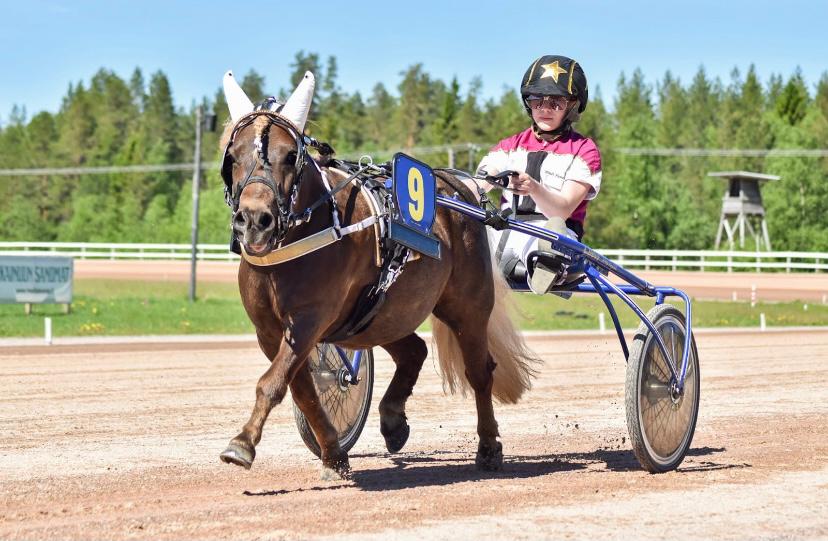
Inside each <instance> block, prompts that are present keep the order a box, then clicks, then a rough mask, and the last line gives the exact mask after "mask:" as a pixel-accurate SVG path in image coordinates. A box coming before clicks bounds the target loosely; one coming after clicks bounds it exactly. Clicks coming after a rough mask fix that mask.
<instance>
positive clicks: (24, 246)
mask: <svg viewBox="0 0 828 541" xmlns="http://www.w3.org/2000/svg"><path fill="white" fill-rule="evenodd" d="M597 251H598V252H599V253H601V254H603V255H605V256H607V257H609V258H610V259H612V260H613V261H615V262H616V263H618V264H619V265H621V266H623V267H625V268H628V269H643V270H666V271H680V270H686V271H701V272H704V271H716V272H721V271H727V272H734V271H735V272H738V271H744V272H763V271H770V272H824V271H826V270H828V253H826V252H727V251H714V250H626V249H622V250H617V249H606V250H601V249H599V250H597ZM37 254H44V255H47V254H49V255H52V254H54V255H62V256H66V257H74V258H75V259H110V260H116V259H149V260H189V259H190V257H191V252H190V245H189V244H132V243H120V244H114V243H101V242H0V255H29V256H30V255H37ZM197 257H198V259H199V260H201V261H233V260H237V259H238V257H239V256H237V255H236V254H234V253H232V252H230V251H229V249H228V245H227V244H199V245H197Z"/></svg>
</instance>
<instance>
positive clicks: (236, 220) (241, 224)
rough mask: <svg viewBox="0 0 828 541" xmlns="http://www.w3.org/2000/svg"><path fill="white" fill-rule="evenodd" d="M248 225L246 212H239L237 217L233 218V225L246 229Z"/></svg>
mask: <svg viewBox="0 0 828 541" xmlns="http://www.w3.org/2000/svg"><path fill="white" fill-rule="evenodd" d="M246 223H247V219H246V218H245V216H244V212H242V211H238V212H237V213H236V215H235V216H234V217H233V225H237V226H239V227H244V226H245V224H246Z"/></svg>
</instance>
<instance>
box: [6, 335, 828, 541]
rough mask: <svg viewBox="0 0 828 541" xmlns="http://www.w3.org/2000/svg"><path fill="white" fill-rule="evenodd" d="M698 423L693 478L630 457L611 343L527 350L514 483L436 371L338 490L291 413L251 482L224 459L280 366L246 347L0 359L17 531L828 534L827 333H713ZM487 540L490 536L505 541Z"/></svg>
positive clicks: (512, 434)
mask: <svg viewBox="0 0 828 541" xmlns="http://www.w3.org/2000/svg"><path fill="white" fill-rule="evenodd" d="M697 339H698V345H699V354H700V358H701V375H702V380H701V381H702V388H701V397H702V403H701V409H700V416H699V422H698V428H697V431H696V437H695V439H694V441H693V446H692V450H691V453H690V455H689V456H688V457H687V458H686V459H685V461H684V463H683V464H682V465H681V467H680V468H679V470H678V471H676V472H671V473H668V474H662V475H650V474H647V473H645V472H643V471H641V470H640V469H639V466H638V464H637V462H636V460H635V458H634V456H633V454H632V452H631V450H630V447H629V441H628V436H627V431H626V426H625V414H624V409H623V408H624V406H623V404H624V360H623V358H622V355H621V353H620V351H619V347H618V344H617V342H616V339H615V338H613V337H611V336H600V337H599V336H597V335H595V336H590V337H584V336H558V337H553V338H548V337H547V338H536V337H532V338H530V339H529V343H530V345H531V347H532V348H533V349H534V350H535V351H536V352H538V353H539V354H540V355H541V356H542V357H543V358H544V360H545V362H546V364H545V367H544V369H543V372H542V373H541V374H540V376H539V378H538V380H537V381H536V385H535V388H534V389H533V390H532V391H531V392H530V393H529V394H528V395H527V396H526V398H525V399H524V400H523V401H522V402H521V403H520V404H518V405H515V406H497V407H496V414H497V417H498V420H499V422H500V431H501V435H502V438H501V439H502V441H503V444H504V451H505V453H506V462H505V467H504V470H503V471H502V472H499V473H493V474H486V473H480V472H477V471H476V470H475V468H474V465H473V462H474V453H475V450H476V435H475V419H476V418H475V415H474V402H473V400H472V399H471V398H463V397H459V396H445V395H443V393H442V391H441V384H440V379H439V377H438V376H437V374H436V371H435V368H434V363H433V362H432V360H428V361H426V365H425V367H424V369H423V373H422V375H421V378H420V381H419V383H418V385H417V387H416V388H415V393H414V396H413V397H412V398H411V400H410V401H409V408H408V413H409V422H410V424H411V427H412V431H411V438H410V440H409V442H408V445H407V446H406V447H405V449H403V452H401V453H399V454H397V455H389V454H388V453H387V452H386V450H385V447H384V444H383V440H382V438H381V436H380V434H379V428H378V424H379V420H378V415H377V413H376V404H377V403H378V400H379V397H378V396H376V395H380V394H381V393H382V392H383V391H384V389H385V387H386V386H387V383H388V381H389V380H390V376H391V367H392V363H391V362H390V360H389V359H388V358H387V357H386V356H385V354H384V352H381V350H379V349H377V350H376V354H377V382H376V385H375V399H374V405H373V406H372V412H371V416H370V417H369V419H368V425H367V426H366V429H365V432H364V433H363V435H362V437H361V439H360V441H359V442H358V444H357V446H356V447H355V448H354V449H353V450H352V452H351V466H352V467H353V470H354V479H353V480H352V481H337V482H324V481H321V480H320V478H319V462H318V461H317V460H316V459H315V458H314V457H313V456H312V455H311V454H310V452H309V451H307V450H306V449H305V447H304V445H303V444H302V442H301V440H300V438H299V435H298V434H297V432H296V429H295V426H294V422H293V418H292V412H291V406H290V399H289V398H288V399H287V400H286V403H285V404H283V405H282V406H280V407H279V408H277V409H276V410H274V412H273V414H272V415H271V417H270V419H269V420H268V422H267V425H266V426H265V433H264V438H263V441H262V443H261V444H260V445H259V447H258V456H257V458H256V462H255V463H254V465H253V469H252V470H250V471H245V470H243V469H240V468H238V467H234V466H229V465H226V464H223V463H220V462H219V459H218V454H219V453H220V452H221V451H222V450H223V449H224V447H225V445H226V444H227V442H228V440H229V439H230V438H231V437H232V436H234V435H235V434H236V433H237V432H238V429H239V428H240V427H241V425H242V423H243V422H244V421H245V420H246V419H247V416H248V414H249V412H250V409H251V407H252V403H253V398H254V386H255V382H256V380H257V379H258V377H259V375H260V374H261V373H262V372H263V371H264V369H265V363H264V359H263V357H262V356H261V354H260V353H259V352H258V350H256V349H255V348H254V347H252V344H235V345H234V347H235V350H234V349H232V348H228V347H223V346H220V345H216V344H204V345H202V346H201V347H200V348H199V347H198V345H194V344H186V345H185V346H183V347H180V348H179V347H178V346H177V345H176V344H152V345H150V346H148V347H147V346H142V345H140V344H127V345H124V346H121V347H118V346H113V345H107V346H105V347H104V346H100V347H90V348H82V347H79V346H72V347H55V348H52V349H51V350H47V348H29V349H27V348H15V349H14V350H12V349H10V348H9V349H0V402H2V408H0V433H1V434H2V439H0V538H2V539H47V538H48V539H55V538H59V539H100V538H118V539H126V538H136V539H202V538H222V539H297V538H302V539H306V538H326V537H331V538H333V537H335V538H336V539H355V540H356V539H360V540H363V539H389V538H399V539H417V540H420V539H432V538H438V539H439V538H442V539H447V538H452V539H458V538H460V539H463V538H473V537H483V536H484V535H485V536H486V537H488V538H494V539H509V538H517V539H536V538H554V539H605V538H610V539H613V538H618V539H632V538H644V539H659V540H661V539H675V538H682V537H684V538H702V539H706V538H716V539H742V538H762V539H780V538H785V539H817V538H823V539H824V538H826V537H828V461H827V460H826V458H828V390H827V389H826V386H825V382H826V381H828V362H826V361H828V332H826V331H824V330H823V331H811V332H784V333H782V332H775V333H763V334H759V333H740V334H733V335H725V334H714V333H699V334H698V337H697ZM492 536H494V537H492Z"/></svg>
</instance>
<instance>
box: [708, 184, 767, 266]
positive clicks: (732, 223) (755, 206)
mask: <svg viewBox="0 0 828 541" xmlns="http://www.w3.org/2000/svg"><path fill="white" fill-rule="evenodd" d="M707 176H709V177H718V178H722V179H726V180H727V181H728V186H727V191H725V194H724V197H722V218H721V220H719V230H718V231H717V232H716V249H718V248H719V245H720V244H721V241H722V231H724V232H725V233H726V234H727V242H728V246H729V248H730V249H731V250H732V249H733V247H734V242H735V241H734V237H735V236H736V234H737V233H738V235H739V248H744V247H745V229H747V232H748V234H749V235H750V236H752V237H753V239H754V241H755V244H756V251H757V252H758V251H760V250H762V249H764V250H766V251H770V249H771V243H770V237H769V236H768V224H767V222H766V221H765V207H764V206H763V205H762V192H761V191H760V183H761V182H765V181H769V180H779V177H777V176H775V175H763V174H761V173H750V172H747V171H722V172H719V173H708V174H707Z"/></svg>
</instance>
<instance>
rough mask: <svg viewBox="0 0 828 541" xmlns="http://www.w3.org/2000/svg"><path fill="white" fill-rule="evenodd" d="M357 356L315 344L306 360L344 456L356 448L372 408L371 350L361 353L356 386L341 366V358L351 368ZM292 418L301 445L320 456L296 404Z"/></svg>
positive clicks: (330, 345)
mask: <svg viewBox="0 0 828 541" xmlns="http://www.w3.org/2000/svg"><path fill="white" fill-rule="evenodd" d="M356 353H357V352H356V351H353V350H349V349H343V348H340V347H337V346H334V345H332V344H318V345H317V346H316V350H315V351H314V353H312V354H311V356H310V357H309V358H308V363H309V365H310V370H311V377H312V378H313V385H314V387H315V388H316V393H317V395H318V396H319V401H320V402H321V403H322V408H323V409H324V410H325V413H327V414H328V419H329V420H330V421H331V424H332V425H333V426H334V428H335V429H336V431H337V433H338V438H339V446H340V447H341V448H342V450H343V451H346V452H347V451H348V450H350V449H351V447H353V446H354V444H356V442H357V439H359V435H360V434H361V433H362V429H363V427H364V426H365V420H366V419H367V418H368V410H369V409H370V408H371V391H372V389H373V388H374V354H373V353H372V351H371V350H370V349H365V350H361V355H362V358H361V360H360V364H359V372H358V376H357V382H356V383H355V384H353V383H351V382H350V381H349V372H348V369H347V368H345V364H344V363H343V362H342V356H343V355H344V356H345V358H346V359H347V360H348V363H350V364H351V365H353V363H354V358H355V356H356ZM293 416H294V418H295V419H296V426H297V428H298V429H299V435H300V436H302V441H304V442H305V445H307V447H308V449H310V450H311V452H312V453H313V454H315V455H316V456H320V455H321V451H320V449H319V444H318V443H317V442H316V436H314V435H313V430H311V427H310V425H309V424H308V420H307V419H306V418H305V415H304V414H303V413H302V411H301V410H300V409H299V408H298V407H297V406H296V404H294V405H293Z"/></svg>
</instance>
